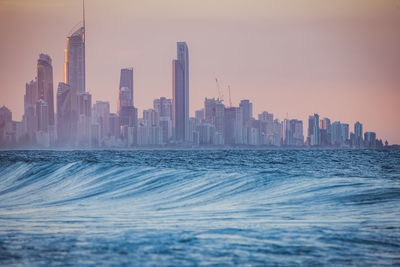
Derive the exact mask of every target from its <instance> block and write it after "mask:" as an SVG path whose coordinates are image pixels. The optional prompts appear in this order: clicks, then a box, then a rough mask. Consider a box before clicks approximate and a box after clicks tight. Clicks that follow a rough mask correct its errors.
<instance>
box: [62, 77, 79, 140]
mask: <svg viewBox="0 0 400 267" xmlns="http://www.w3.org/2000/svg"><path fill="white" fill-rule="evenodd" d="M77 100H78V99H77V95H76V89H74V88H72V87H71V86H69V85H68V84H66V83H59V84H58V89H57V140H58V144H59V145H74V144H75V141H76V134H77V127H78V112H77V111H78V101H77Z"/></svg>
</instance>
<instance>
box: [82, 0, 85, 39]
mask: <svg viewBox="0 0 400 267" xmlns="http://www.w3.org/2000/svg"><path fill="white" fill-rule="evenodd" d="M82 17H83V32H85V0H83V16H82Z"/></svg>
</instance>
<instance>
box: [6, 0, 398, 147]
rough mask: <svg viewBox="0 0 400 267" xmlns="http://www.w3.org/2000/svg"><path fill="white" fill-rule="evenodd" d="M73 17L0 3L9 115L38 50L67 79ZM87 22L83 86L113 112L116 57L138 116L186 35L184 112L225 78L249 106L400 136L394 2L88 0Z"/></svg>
mask: <svg viewBox="0 0 400 267" xmlns="http://www.w3.org/2000/svg"><path fill="white" fill-rule="evenodd" d="M81 20H82V13H81V1H35V2H31V1H23V0H22V1H0V33H1V35H2V36H3V38H2V39H3V42H2V43H1V47H0V48H1V49H0V53H1V54H0V55H1V56H0V58H1V59H2V60H1V62H0V73H1V74H0V75H1V77H0V105H1V106H2V105H3V104H4V105H6V106H7V107H9V108H10V109H11V110H12V112H13V119H17V120H20V119H21V117H22V114H23V101H22V100H23V95H24V92H25V83H26V82H29V81H30V80H32V79H33V78H34V77H35V75H36V74H35V71H36V61H37V58H38V56H39V54H40V53H46V54H49V55H50V56H51V57H52V65H53V71H54V90H56V87H57V84H58V82H60V81H63V76H64V70H63V68H64V49H65V46H66V36H67V35H68V33H69V32H70V30H71V29H72V28H73V26H74V25H75V24H77V23H79V22H80V21H81ZM86 24H87V25H86V26H87V27H86V28H87V30H86V88H87V91H88V92H90V93H91V94H92V97H93V99H92V102H93V103H95V101H96V100H104V101H109V102H110V105H111V111H112V112H115V111H116V109H117V100H118V84H119V75H120V69H121V68H124V67H133V68H134V71H135V75H134V89H135V90H134V98H135V103H134V104H135V106H136V107H137V108H138V109H139V114H141V111H142V110H143V109H146V108H148V107H151V106H152V103H153V99H155V98H157V97H160V96H166V97H168V98H171V97H172V94H171V92H172V90H171V84H172V78H171V61H172V59H174V58H175V56H176V54H175V51H176V42H177V41H186V43H187V44H188V46H189V54H190V115H191V116H193V115H194V111H195V110H198V109H200V108H202V107H203V104H204V98H205V97H217V96H218V90H217V86H216V84H215V78H216V77H217V78H218V79H219V80H220V81H221V84H222V88H223V90H224V92H223V94H224V99H225V103H227V102H228V101H227V100H228V90H227V86H228V85H230V87H231V96H232V102H233V104H234V105H238V103H239V101H240V99H249V100H250V101H251V102H252V103H253V105H254V111H253V113H254V114H258V113H261V112H262V111H264V110H267V111H269V112H272V113H274V115H275V116H276V117H278V118H280V119H284V118H285V117H286V116H287V114H288V117H290V118H296V119H301V120H303V121H304V122H305V123H306V121H307V118H308V115H310V114H313V113H318V114H320V116H321V117H329V118H331V119H333V120H340V121H343V122H347V123H350V125H352V124H353V123H354V122H356V121H361V122H362V123H363V124H364V127H365V128H366V129H372V130H374V131H375V132H377V135H378V136H379V137H380V138H382V139H383V140H385V139H387V140H388V141H389V142H390V143H400V135H399V133H400V118H399V117H398V114H399V111H400V109H399V103H398V102H399V99H400V88H399V85H400V52H399V49H398V47H400V35H399V28H400V9H399V3H398V1H335V2H334V3H333V2H332V3H331V2H327V3H325V2H324V3H323V4H322V3H320V2H319V1H311V0H308V1H306V0H303V1H296V3H293V2H291V1H279V2H278V1H219V2H218V3H215V2H214V1H202V2H201V3H200V2H196V1H168V2H167V1H134V2H132V1H113V2H108V1H86ZM304 129H305V131H306V129H307V127H306V125H305V127H304ZM305 135H306V134H305Z"/></svg>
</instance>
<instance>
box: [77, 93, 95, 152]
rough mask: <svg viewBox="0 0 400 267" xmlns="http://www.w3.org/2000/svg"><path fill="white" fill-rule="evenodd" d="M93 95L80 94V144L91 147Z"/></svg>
mask: <svg viewBox="0 0 400 267" xmlns="http://www.w3.org/2000/svg"><path fill="white" fill-rule="evenodd" d="M91 116H92V95H91V94H89V93H80V94H78V131H77V132H78V133H77V136H78V143H79V144H80V145H85V146H88V145H90V139H91V133H90V131H91V122H92V120H91Z"/></svg>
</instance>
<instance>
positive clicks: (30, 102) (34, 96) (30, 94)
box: [22, 79, 38, 144]
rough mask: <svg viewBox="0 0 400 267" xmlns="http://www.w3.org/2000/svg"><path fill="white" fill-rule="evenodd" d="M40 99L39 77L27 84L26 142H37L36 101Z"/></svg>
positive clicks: (25, 105) (24, 122) (25, 106)
mask: <svg viewBox="0 0 400 267" xmlns="http://www.w3.org/2000/svg"><path fill="white" fill-rule="evenodd" d="M37 100H38V84H37V79H36V80H34V81H30V82H29V83H27V84H26V88H25V95H24V115H23V117H22V122H23V135H24V139H25V143H26V144H33V143H34V142H35V133H36V130H37V116H36V102H37Z"/></svg>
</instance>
